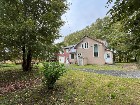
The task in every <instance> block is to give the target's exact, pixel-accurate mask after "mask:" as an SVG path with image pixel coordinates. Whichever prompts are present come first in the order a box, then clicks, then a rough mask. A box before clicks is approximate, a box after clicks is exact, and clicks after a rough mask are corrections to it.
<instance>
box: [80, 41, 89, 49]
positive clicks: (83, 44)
mask: <svg viewBox="0 0 140 105" xmlns="http://www.w3.org/2000/svg"><path fill="white" fill-rule="evenodd" d="M88 46H89V45H88V42H85V43H82V45H81V47H82V48H88Z"/></svg>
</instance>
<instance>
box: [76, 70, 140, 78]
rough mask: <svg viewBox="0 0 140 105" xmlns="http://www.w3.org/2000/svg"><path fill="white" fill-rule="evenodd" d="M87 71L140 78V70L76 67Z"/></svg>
mask: <svg viewBox="0 0 140 105" xmlns="http://www.w3.org/2000/svg"><path fill="white" fill-rule="evenodd" d="M74 70H80V71H85V72H94V73H97V74H105V75H112V76H118V77H124V78H140V70H135V71H122V70H121V71H120V70H92V69H74Z"/></svg>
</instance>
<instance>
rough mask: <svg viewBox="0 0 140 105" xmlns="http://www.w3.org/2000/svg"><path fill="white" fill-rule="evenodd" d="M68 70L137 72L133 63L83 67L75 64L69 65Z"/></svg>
mask: <svg viewBox="0 0 140 105" xmlns="http://www.w3.org/2000/svg"><path fill="white" fill-rule="evenodd" d="M68 67H69V68H71V69H72V68H76V69H93V70H137V66H136V64H135V63H116V64H114V65H85V66H78V65H76V64H71V65H69V66H68Z"/></svg>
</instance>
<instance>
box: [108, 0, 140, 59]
mask: <svg viewBox="0 0 140 105" xmlns="http://www.w3.org/2000/svg"><path fill="white" fill-rule="evenodd" d="M112 2H113V0H108V4H110V3H112ZM108 13H109V14H110V15H111V19H112V23H114V22H117V21H120V22H121V23H122V24H123V29H124V30H125V31H126V33H128V34H127V37H128V39H129V42H128V45H129V46H130V47H131V49H132V50H133V52H135V53H134V54H135V55H136V56H137V57H140V34H139V33H140V0H116V1H114V6H113V7H112V8H111V9H110V10H109V12H108Z"/></svg>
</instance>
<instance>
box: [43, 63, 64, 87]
mask: <svg viewBox="0 0 140 105" xmlns="http://www.w3.org/2000/svg"><path fill="white" fill-rule="evenodd" d="M43 65H44V71H43V72H44V76H45V80H44V83H45V85H46V86H47V87H48V89H52V88H53V87H54V84H55V82H56V80H58V79H59V78H60V76H62V75H63V74H64V73H65V72H66V68H65V66H64V65H63V64H59V63H58V62H46V63H44V64H43Z"/></svg>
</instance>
